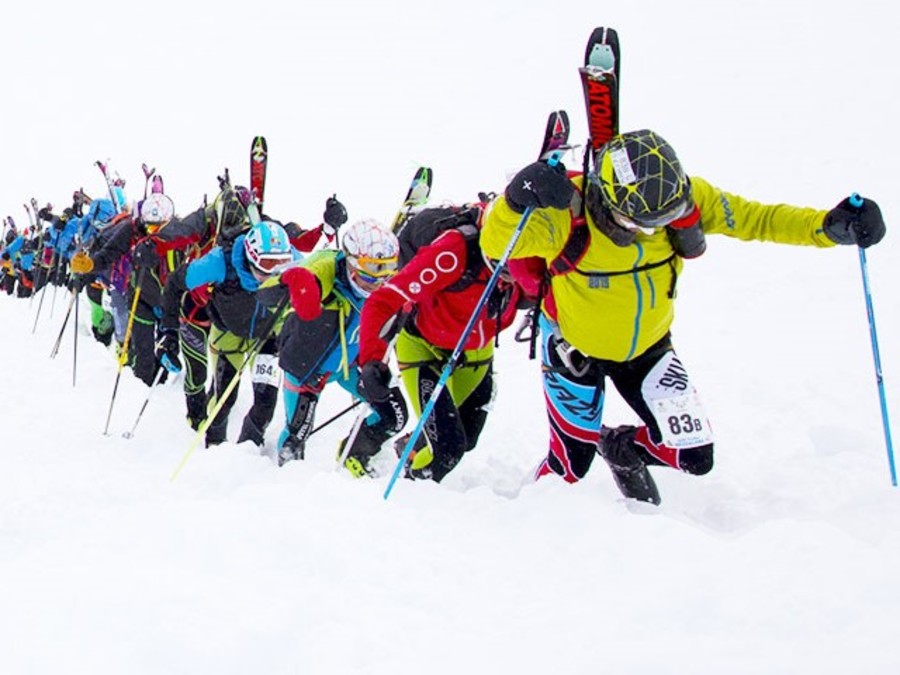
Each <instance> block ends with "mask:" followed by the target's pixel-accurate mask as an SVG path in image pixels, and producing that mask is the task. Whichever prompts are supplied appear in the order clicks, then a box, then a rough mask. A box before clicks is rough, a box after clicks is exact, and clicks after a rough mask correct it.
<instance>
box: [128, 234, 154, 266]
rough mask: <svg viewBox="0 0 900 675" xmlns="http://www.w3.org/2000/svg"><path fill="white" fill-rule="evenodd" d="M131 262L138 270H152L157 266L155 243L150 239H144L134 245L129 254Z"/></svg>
mask: <svg viewBox="0 0 900 675" xmlns="http://www.w3.org/2000/svg"><path fill="white" fill-rule="evenodd" d="M131 262H132V263H133V264H134V266H135V267H136V268H138V269H141V268H144V269H147V268H153V267H156V266H157V265H159V253H157V252H156V242H155V241H153V240H152V239H145V240H144V241H142V242H140V243H138V244H137V245H135V247H134V250H133V251H132V252H131Z"/></svg>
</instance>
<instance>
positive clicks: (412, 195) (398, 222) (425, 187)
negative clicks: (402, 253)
mask: <svg viewBox="0 0 900 675" xmlns="http://www.w3.org/2000/svg"><path fill="white" fill-rule="evenodd" d="M432 180H433V174H432V172H431V169H430V168H429V167H427V166H420V167H419V168H418V169H416V173H415V175H414V176H413V179H412V182H411V183H410V184H409V189H408V190H407V191H406V197H405V198H404V200H403V204H402V205H401V206H400V209H399V210H398V211H397V215H396V216H394V222H393V223H391V231H392V232H393V233H394V234H398V233H399V231H400V229H401V228H403V226H404V225H405V224H406V222H407V220H409V218H410V217H411V216H412V215H413V214H414V213H416V212H417V211H419V210H421V209H422V208H423V207H424V206H425V204H426V203H427V202H428V197H429V196H430V195H431V183H432Z"/></svg>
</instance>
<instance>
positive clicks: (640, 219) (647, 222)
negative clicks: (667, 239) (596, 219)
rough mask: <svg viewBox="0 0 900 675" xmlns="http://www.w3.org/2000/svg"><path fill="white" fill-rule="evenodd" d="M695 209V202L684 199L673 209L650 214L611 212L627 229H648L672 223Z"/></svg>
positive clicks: (617, 222)
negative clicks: (632, 214) (636, 214)
mask: <svg viewBox="0 0 900 675" xmlns="http://www.w3.org/2000/svg"><path fill="white" fill-rule="evenodd" d="M693 209H694V204H693V202H691V201H683V202H680V203H679V204H676V205H675V206H673V207H672V208H671V209H668V210H666V211H663V212H661V213H657V214H653V215H649V216H626V215H625V214H624V213H621V212H619V211H616V210H615V209H610V213H611V214H612V218H613V220H614V221H616V224H617V225H620V226H622V227H624V228H625V229H626V230H642V231H646V230H658V229H660V228H663V227H666V226H667V225H672V224H673V223H675V221H677V220H680V219H682V218H684V217H685V216H687V215H689V214H690V212H691V211H693Z"/></svg>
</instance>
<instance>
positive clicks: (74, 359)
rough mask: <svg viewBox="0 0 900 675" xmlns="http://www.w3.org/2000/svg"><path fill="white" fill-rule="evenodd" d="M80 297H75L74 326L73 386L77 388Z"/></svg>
mask: <svg viewBox="0 0 900 675" xmlns="http://www.w3.org/2000/svg"><path fill="white" fill-rule="evenodd" d="M78 305H79V302H78V296H77V295H76V296H75V325H74V326H72V338H73V341H72V386H73V387H74V386H75V373H76V371H77V369H78Z"/></svg>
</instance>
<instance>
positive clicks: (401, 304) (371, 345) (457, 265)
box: [359, 230, 466, 364]
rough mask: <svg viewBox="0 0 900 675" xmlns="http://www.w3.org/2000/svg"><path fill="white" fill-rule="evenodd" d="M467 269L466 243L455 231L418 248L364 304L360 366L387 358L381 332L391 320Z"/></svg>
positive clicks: (444, 286) (360, 330)
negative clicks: (373, 360)
mask: <svg viewBox="0 0 900 675" xmlns="http://www.w3.org/2000/svg"><path fill="white" fill-rule="evenodd" d="M465 270H466V240H465V237H463V235H462V234H461V233H459V232H458V231H456V230H448V231H447V232H445V233H444V234H442V235H441V236H440V237H438V238H437V239H435V240H434V242H433V243H432V244H430V245H429V246H424V247H423V248H421V249H419V250H418V251H417V252H416V255H415V256H413V258H412V260H410V261H409V262H408V263H407V264H406V265H404V267H403V269H401V270H400V271H399V272H398V273H397V274H396V276H394V277H393V278H392V279H391V280H390V281H388V282H387V283H386V284H384V286H382V287H381V288H379V289H378V290H376V291H375V292H374V293H372V295H370V296H369V297H368V298H367V299H366V301H365V303H363V309H362V314H361V315H360V328H359V362H360V364H363V363H366V362H367V361H371V360H372V359H376V360H381V359H383V358H384V354H385V352H386V351H387V347H388V345H387V342H386V341H385V340H384V339H382V337H381V335H380V333H381V331H382V329H383V328H384V325H385V324H386V323H387V322H388V320H389V319H390V318H391V317H393V316H394V315H396V314H397V313H398V312H400V310H402V309H404V308H405V307H412V306H413V305H417V304H419V303H420V302H422V301H423V300H427V299H428V298H430V297H432V296H433V295H435V294H436V293H438V292H439V291H441V290H443V289H444V288H447V286H450V285H452V284H454V283H456V282H457V281H458V280H459V279H460V278H461V277H462V275H463V273H464V272H465Z"/></svg>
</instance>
